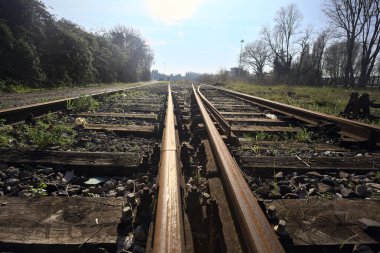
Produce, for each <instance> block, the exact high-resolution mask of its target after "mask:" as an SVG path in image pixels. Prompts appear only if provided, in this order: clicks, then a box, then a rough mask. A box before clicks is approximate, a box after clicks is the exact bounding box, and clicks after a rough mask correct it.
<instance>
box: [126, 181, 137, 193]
mask: <svg viewBox="0 0 380 253" xmlns="http://www.w3.org/2000/svg"><path fill="white" fill-rule="evenodd" d="M134 187H135V181H133V180H128V181H127V188H128V189H129V190H132V191H133V189H134Z"/></svg>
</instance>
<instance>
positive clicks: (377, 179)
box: [374, 171, 380, 183]
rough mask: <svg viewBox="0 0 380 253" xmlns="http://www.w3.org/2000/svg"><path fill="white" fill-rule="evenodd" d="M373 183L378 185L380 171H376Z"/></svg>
mask: <svg viewBox="0 0 380 253" xmlns="http://www.w3.org/2000/svg"><path fill="white" fill-rule="evenodd" d="M374 181H375V182H376V183H380V171H376V174H375V178H374Z"/></svg>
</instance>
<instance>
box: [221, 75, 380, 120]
mask: <svg viewBox="0 0 380 253" xmlns="http://www.w3.org/2000/svg"><path fill="white" fill-rule="evenodd" d="M225 87H226V88H227V89H231V90H235V91H239V92H243V93H247V94H250V95H254V96H258V97H261V98H266V99H270V100H273V101H277V102H281V103H285V104H289V105H294V106H298V107H301V108H305V109H309V110H313V111H318V112H322V113H327V114H332V115H337V116H339V114H340V113H341V112H342V111H343V110H344V108H345V106H346V104H347V102H348V100H349V98H350V94H351V92H359V94H360V93H363V92H367V93H370V98H371V99H372V100H375V103H380V90H379V89H377V88H343V87H310V86H286V85H255V84H249V83H244V82H231V83H228V84H227V85H226V86H225ZM371 113H372V114H373V115H376V116H380V109H373V108H371ZM361 121H363V122H365V123H370V124H376V125H380V121H379V120H374V121H369V120H361Z"/></svg>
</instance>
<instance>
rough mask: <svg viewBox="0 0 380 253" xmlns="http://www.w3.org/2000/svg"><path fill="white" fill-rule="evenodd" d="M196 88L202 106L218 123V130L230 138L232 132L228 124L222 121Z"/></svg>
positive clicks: (217, 112)
mask: <svg viewBox="0 0 380 253" xmlns="http://www.w3.org/2000/svg"><path fill="white" fill-rule="evenodd" d="M199 87H200V86H198V92H199V96H200V98H201V99H202V101H203V103H204V105H205V106H206V108H207V110H208V111H209V112H210V114H211V116H212V117H213V118H214V120H215V121H216V122H217V123H218V125H219V126H220V128H221V129H222V131H223V133H224V134H225V135H226V136H227V137H228V138H231V137H232V132H231V126H230V124H228V122H227V121H226V120H225V119H224V117H223V115H222V114H220V112H219V111H218V110H217V109H216V108H215V106H213V105H212V104H211V103H210V101H208V100H207V98H206V97H205V96H204V95H203V94H202V93H201V92H200V91H199Z"/></svg>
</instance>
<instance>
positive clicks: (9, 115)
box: [0, 83, 154, 124]
mask: <svg viewBox="0 0 380 253" xmlns="http://www.w3.org/2000/svg"><path fill="white" fill-rule="evenodd" d="M153 84H154V83H148V84H142V85H136V86H133V87H128V88H121V89H112V90H110V91H107V92H98V93H93V94H89V95H85V96H86V97H87V96H91V97H95V98H96V97H99V96H101V95H103V94H114V93H117V92H121V91H125V90H130V89H135V88H141V87H145V86H149V85H153ZM78 98H80V97H79V96H77V97H71V98H64V99H57V100H52V101H48V102H43V103H36V104H31V105H22V106H17V107H12V108H7V109H2V110H0V119H3V120H5V123H6V124H12V123H17V122H20V121H23V120H25V119H27V118H28V117H30V116H31V115H33V117H38V116H42V115H44V114H47V113H49V112H57V111H61V110H65V109H67V103H68V102H69V101H72V100H75V99H78Z"/></svg>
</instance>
